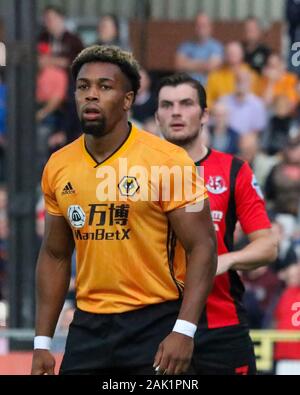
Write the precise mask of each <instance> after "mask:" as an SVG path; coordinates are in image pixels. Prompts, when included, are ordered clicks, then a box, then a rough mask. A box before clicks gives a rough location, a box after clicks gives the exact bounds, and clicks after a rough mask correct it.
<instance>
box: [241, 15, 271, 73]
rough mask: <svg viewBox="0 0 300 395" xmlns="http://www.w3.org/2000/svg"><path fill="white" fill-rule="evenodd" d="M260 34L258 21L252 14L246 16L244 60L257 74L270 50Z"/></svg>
mask: <svg viewBox="0 0 300 395" xmlns="http://www.w3.org/2000/svg"><path fill="white" fill-rule="evenodd" d="M262 34H263V31H262V28H261V24H260V21H259V20H258V19H257V18H256V17H254V16H250V17H248V18H247V19H246V20H245V22H244V36H245V38H244V42H243V47H244V52H245V62H246V63H248V64H249V66H251V67H252V69H254V70H255V71H256V72H257V73H259V74H260V73H261V72H262V69H263V67H264V66H265V64H266V61H267V59H268V57H269V55H270V52H271V50H270V48H269V47H268V46H267V45H266V44H264V43H263V41H262Z"/></svg>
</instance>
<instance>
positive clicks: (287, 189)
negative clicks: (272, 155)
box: [266, 135, 300, 218]
mask: <svg viewBox="0 0 300 395" xmlns="http://www.w3.org/2000/svg"><path fill="white" fill-rule="evenodd" d="M266 197H267V199H269V201H270V202H271V203H272V204H273V210H274V211H275V212H276V213H283V214H291V215H293V216H294V217H295V218H297V217H298V216H299V206H300V135H298V136H297V137H295V138H291V139H290V140H289V141H288V142H287V146H286V147H284V150H283V159H282V160H281V162H280V163H278V164H277V165H276V166H274V168H273V169H272V170H271V172H270V174H269V175H268V178H267V180H266Z"/></svg>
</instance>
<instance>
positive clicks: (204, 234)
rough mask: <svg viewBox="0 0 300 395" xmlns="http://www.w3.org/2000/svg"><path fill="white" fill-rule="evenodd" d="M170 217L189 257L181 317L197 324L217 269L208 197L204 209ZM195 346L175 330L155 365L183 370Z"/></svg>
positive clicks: (166, 369)
mask: <svg viewBox="0 0 300 395" xmlns="http://www.w3.org/2000/svg"><path fill="white" fill-rule="evenodd" d="M168 219H169V221H170V223H171V226H172V228H173V230H174V231H175V233H176V236H177V237H178V239H179V241H180V242H181V244H182V245H183V247H184V249H185V252H186V256H187V271H186V278H185V286H184V295H183V301H182V305H181V309H180V312H179V315H178V319H180V320H184V321H188V322H191V323H194V324H197V323H198V321H199V317H200V315H201V312H202V309H203V306H204V304H205V301H206V298H207V296H208V294H209V292H210V290H211V287H212V284H213V279H214V276H215V273H216V268H217V253H216V238H215V231H214V227H213V223H212V219H211V214H210V209H209V203H208V200H206V201H205V202H204V208H203V209H202V211H199V212H193V213H192V212H187V211H186V209H184V208H182V209H177V210H174V211H172V212H171V213H169V214H168ZM193 347H194V342H193V338H192V337H189V336H186V335H183V334H181V333H177V332H172V333H171V334H170V335H169V336H168V337H167V338H166V339H164V340H163V341H162V342H161V343H160V346H159V349H158V352H157V354H156V356H155V363H154V365H155V366H159V370H160V371H161V372H166V373H167V374H180V373H184V372H186V371H187V369H188V367H189V365H190V362H191V358H192V353H193Z"/></svg>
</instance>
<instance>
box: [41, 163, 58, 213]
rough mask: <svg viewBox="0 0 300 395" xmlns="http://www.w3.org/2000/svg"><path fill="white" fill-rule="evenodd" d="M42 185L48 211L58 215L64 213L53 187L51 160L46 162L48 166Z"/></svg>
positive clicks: (44, 172) (45, 169)
mask: <svg viewBox="0 0 300 395" xmlns="http://www.w3.org/2000/svg"><path fill="white" fill-rule="evenodd" d="M41 185H42V191H43V194H44V200H45V208H46V211H47V212H48V213H49V214H52V215H58V216H60V215H62V213H61V211H60V208H59V206H58V203H57V200H56V196H55V192H54V191H53V188H52V182H51V171H50V169H49V162H48V163H47V164H46V166H45V168H44V171H43V176H42V183H41Z"/></svg>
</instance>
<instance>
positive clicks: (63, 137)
mask: <svg viewBox="0 0 300 395" xmlns="http://www.w3.org/2000/svg"><path fill="white" fill-rule="evenodd" d="M43 21H44V26H43V30H42V32H41V33H40V34H39V37H38V43H48V44H49V45H50V48H51V56H49V57H48V65H52V66H53V65H54V66H58V67H61V68H63V69H64V70H65V71H66V72H67V73H68V77H69V81H68V91H67V99H66V102H65V106H64V111H63V119H62V125H61V130H60V131H59V132H57V136H54V137H53V136H52V137H51V139H52V141H50V145H54V147H55V144H54V143H53V141H54V142H55V143H57V142H65V141H67V142H70V141H73V140H74V139H75V138H76V137H78V135H79V134H80V124H79V121H78V117H77V115H76V107H75V101H74V94H73V92H74V89H75V87H74V84H73V81H72V78H71V75H70V73H69V70H70V65H71V63H72V61H73V59H74V58H75V56H76V55H77V54H78V53H79V52H80V51H81V50H82V49H83V44H82V41H81V40H80V38H79V36H78V35H77V34H75V33H72V32H70V31H69V30H68V29H67V28H66V23H65V13H64V11H63V9H62V8H60V7H58V6H56V5H49V6H47V7H45V9H44V12H43Z"/></svg>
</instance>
